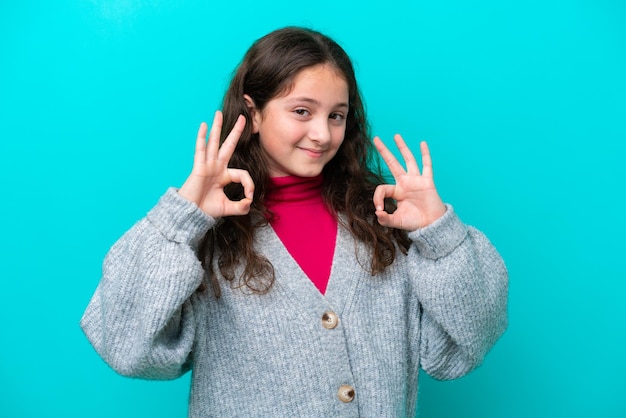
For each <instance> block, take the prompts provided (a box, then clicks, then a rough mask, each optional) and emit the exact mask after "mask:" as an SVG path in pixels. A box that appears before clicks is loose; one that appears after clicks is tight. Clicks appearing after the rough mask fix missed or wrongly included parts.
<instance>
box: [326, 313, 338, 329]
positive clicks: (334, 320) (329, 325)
mask: <svg viewBox="0 0 626 418" xmlns="http://www.w3.org/2000/svg"><path fill="white" fill-rule="evenodd" d="M338 323H339V317H338V316H337V314H336V313H334V312H332V311H326V312H324V315H322V326H323V327H324V328H326V329H333V328H335V327H336V326H337V324H338Z"/></svg>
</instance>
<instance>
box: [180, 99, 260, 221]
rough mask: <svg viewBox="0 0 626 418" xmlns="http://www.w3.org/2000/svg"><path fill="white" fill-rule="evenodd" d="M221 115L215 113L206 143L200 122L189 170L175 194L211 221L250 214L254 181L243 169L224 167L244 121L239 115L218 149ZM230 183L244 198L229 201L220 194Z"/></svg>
mask: <svg viewBox="0 0 626 418" xmlns="http://www.w3.org/2000/svg"><path fill="white" fill-rule="evenodd" d="M222 119H223V116H222V112H220V111H219V110H218V111H217V112H215V118H214V119H213V125H212V126H211V132H210V134H209V140H208V143H207V140H206V135H207V129H208V128H207V124H206V123H204V122H202V123H201V124H200V129H198V138H197V139H196V152H195V155H194V159H193V170H192V171H191V174H190V175H189V177H188V178H187V180H185V183H184V184H183V186H182V187H181V188H180V190H178V193H179V194H180V195H181V196H182V197H184V198H185V199H187V200H189V201H191V202H194V203H195V204H196V205H198V207H199V208H200V209H202V210H203V211H204V212H205V213H206V214H207V215H209V216H211V217H212V218H220V217H222V216H232V215H246V214H247V213H248V212H249V211H250V205H251V204H252V197H253V196H254V182H253V181H252V177H250V173H248V172H247V171H246V170H239V169H235V168H228V161H229V160H230V157H231V156H232V155H233V152H234V151H235V147H236V146H237V142H238V141H239V137H240V136H241V133H242V132H243V129H244V127H245V125H246V119H245V117H244V116H243V115H239V118H237V122H235V126H234V127H233V130H232V131H230V133H229V134H228V136H227V137H226V139H225V140H224V143H223V144H222V146H221V147H220V145H219V143H220V133H221V131H222ZM230 183H240V184H241V185H242V186H243V190H244V196H245V197H244V198H243V199H241V200H239V201H236V202H235V201H232V200H230V199H229V198H228V196H226V194H225V193H224V187H225V186H226V185H228V184H230Z"/></svg>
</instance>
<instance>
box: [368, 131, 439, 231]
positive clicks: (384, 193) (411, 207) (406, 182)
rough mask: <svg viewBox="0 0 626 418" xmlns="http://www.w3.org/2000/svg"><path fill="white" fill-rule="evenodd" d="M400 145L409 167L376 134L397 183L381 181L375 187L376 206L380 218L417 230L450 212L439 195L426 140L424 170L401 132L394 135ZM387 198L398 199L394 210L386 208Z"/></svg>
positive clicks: (378, 145)
mask: <svg viewBox="0 0 626 418" xmlns="http://www.w3.org/2000/svg"><path fill="white" fill-rule="evenodd" d="M394 139H395V142H396V145H397V147H398V149H399V150H400V153H401V154H402V157H403V158H404V162H405V164H406V170H405V169H404V168H403V167H402V165H401V164H400V163H399V162H398V160H396V158H395V157H394V156H393V154H392V153H391V151H389V149H387V147H386V146H385V144H383V142H382V141H381V140H380V138H378V137H375V138H374V145H375V146H376V149H377V150H378V152H379V153H380V155H381V156H382V158H383V160H384V161H385V164H387V167H389V171H390V172H391V174H392V175H393V178H394V179H395V182H396V184H395V185H392V184H381V185H379V186H378V187H377V188H376V190H375V191H374V206H375V207H376V217H377V218H378V222H379V223H380V224H381V225H383V226H387V227H392V228H397V229H403V230H406V231H415V230H416V229H418V228H423V227H425V226H427V225H430V224H431V223H433V222H434V221H435V220H437V219H438V218H440V217H441V216H442V215H443V214H444V213H445V212H446V206H445V205H444V203H443V201H442V200H441V198H440V197H439V194H438V193H437V189H436V188H435V183H434V181H433V167H432V161H431V159H430V152H429V151H428V145H426V142H423V141H422V143H421V144H420V150H421V152H422V164H423V170H422V173H421V174H420V171H419V167H418V166H417V162H416V161H415V157H413V154H412V153H411V151H410V150H409V148H408V147H407V146H406V144H405V143H404V140H403V139H402V137H401V136H400V135H395V136H394ZM385 198H392V199H394V200H395V201H396V202H397V209H396V211H395V212H394V213H391V214H390V213H387V212H386V211H385V210H384V200H385Z"/></svg>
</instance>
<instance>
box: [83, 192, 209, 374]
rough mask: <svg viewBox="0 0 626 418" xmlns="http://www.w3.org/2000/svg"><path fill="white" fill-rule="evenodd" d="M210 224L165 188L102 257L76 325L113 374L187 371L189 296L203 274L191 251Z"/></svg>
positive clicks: (190, 325)
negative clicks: (100, 269)
mask: <svg viewBox="0 0 626 418" xmlns="http://www.w3.org/2000/svg"><path fill="white" fill-rule="evenodd" d="M213 223H214V220H213V219H212V218H210V217H208V216H207V215H205V214H204V213H203V212H202V211H201V210H200V209H199V208H198V207H197V206H196V205H194V204H193V203H191V202H188V201H187V200H185V199H184V198H182V197H181V196H180V195H179V194H178V193H177V192H176V190H175V189H169V190H168V191H167V192H166V193H165V194H164V195H163V197H162V198H161V199H160V200H159V203H158V204H157V205H156V206H155V207H154V208H153V209H152V210H151V211H150V212H149V213H148V214H147V216H146V217H145V218H143V219H142V220H140V221H139V222H138V223H137V224H135V225H134V226H133V227H132V228H131V229H130V230H129V231H128V232H126V234H124V235H123V236H122V237H121V238H120V239H119V240H118V241H117V242H116V243H115V244H114V245H113V247H112V248H111V250H110V251H109V253H108V254H107V256H106V257H105V260H104V264H103V274H102V278H101V281H100V283H99V285H98V287H97V289H96V291H95V294H94V295H93V297H92V299H91V301H90V303H89V305H88V307H87V309H86V311H85V313H84V315H83V317H82V320H81V327H82V329H83V331H84V333H85V334H86V336H87V338H88V339H89V341H90V342H91V344H92V345H93V347H94V348H95V350H96V351H97V352H98V353H99V354H100V356H101V357H102V358H103V359H104V360H105V361H106V362H107V363H108V364H109V365H110V366H111V367H112V368H113V369H115V370H116V371H117V372H118V373H120V374H123V375H127V376H134V377H142V378H147V379H172V378H175V377H178V376H180V375H181V374H183V373H185V372H186V371H187V370H188V369H189V364H188V363H189V355H190V352H191V349H192V345H193V341H194V335H195V325H194V323H195V321H194V310H193V306H192V304H191V302H190V300H189V299H190V296H191V295H192V294H193V293H194V291H195V290H196V289H197V288H198V286H199V285H200V283H201V281H202V278H203V275H204V273H203V269H202V266H201V265H200V262H199V260H198V258H197V256H196V252H197V248H198V245H199V243H200V240H201V239H202V237H203V236H204V235H205V234H206V232H207V231H208V229H209V228H210V227H211V226H212V224H213Z"/></svg>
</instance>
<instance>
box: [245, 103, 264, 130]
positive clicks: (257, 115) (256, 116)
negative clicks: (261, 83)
mask: <svg viewBox="0 0 626 418" xmlns="http://www.w3.org/2000/svg"><path fill="white" fill-rule="evenodd" d="M243 100H244V101H245V102H246V106H247V107H248V110H249V111H250V116H251V119H252V121H251V122H252V133H253V134H258V133H259V125H260V124H261V112H260V111H259V110H258V109H257V108H256V105H255V104H254V100H252V97H250V96H248V95H247V94H244V95H243Z"/></svg>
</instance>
